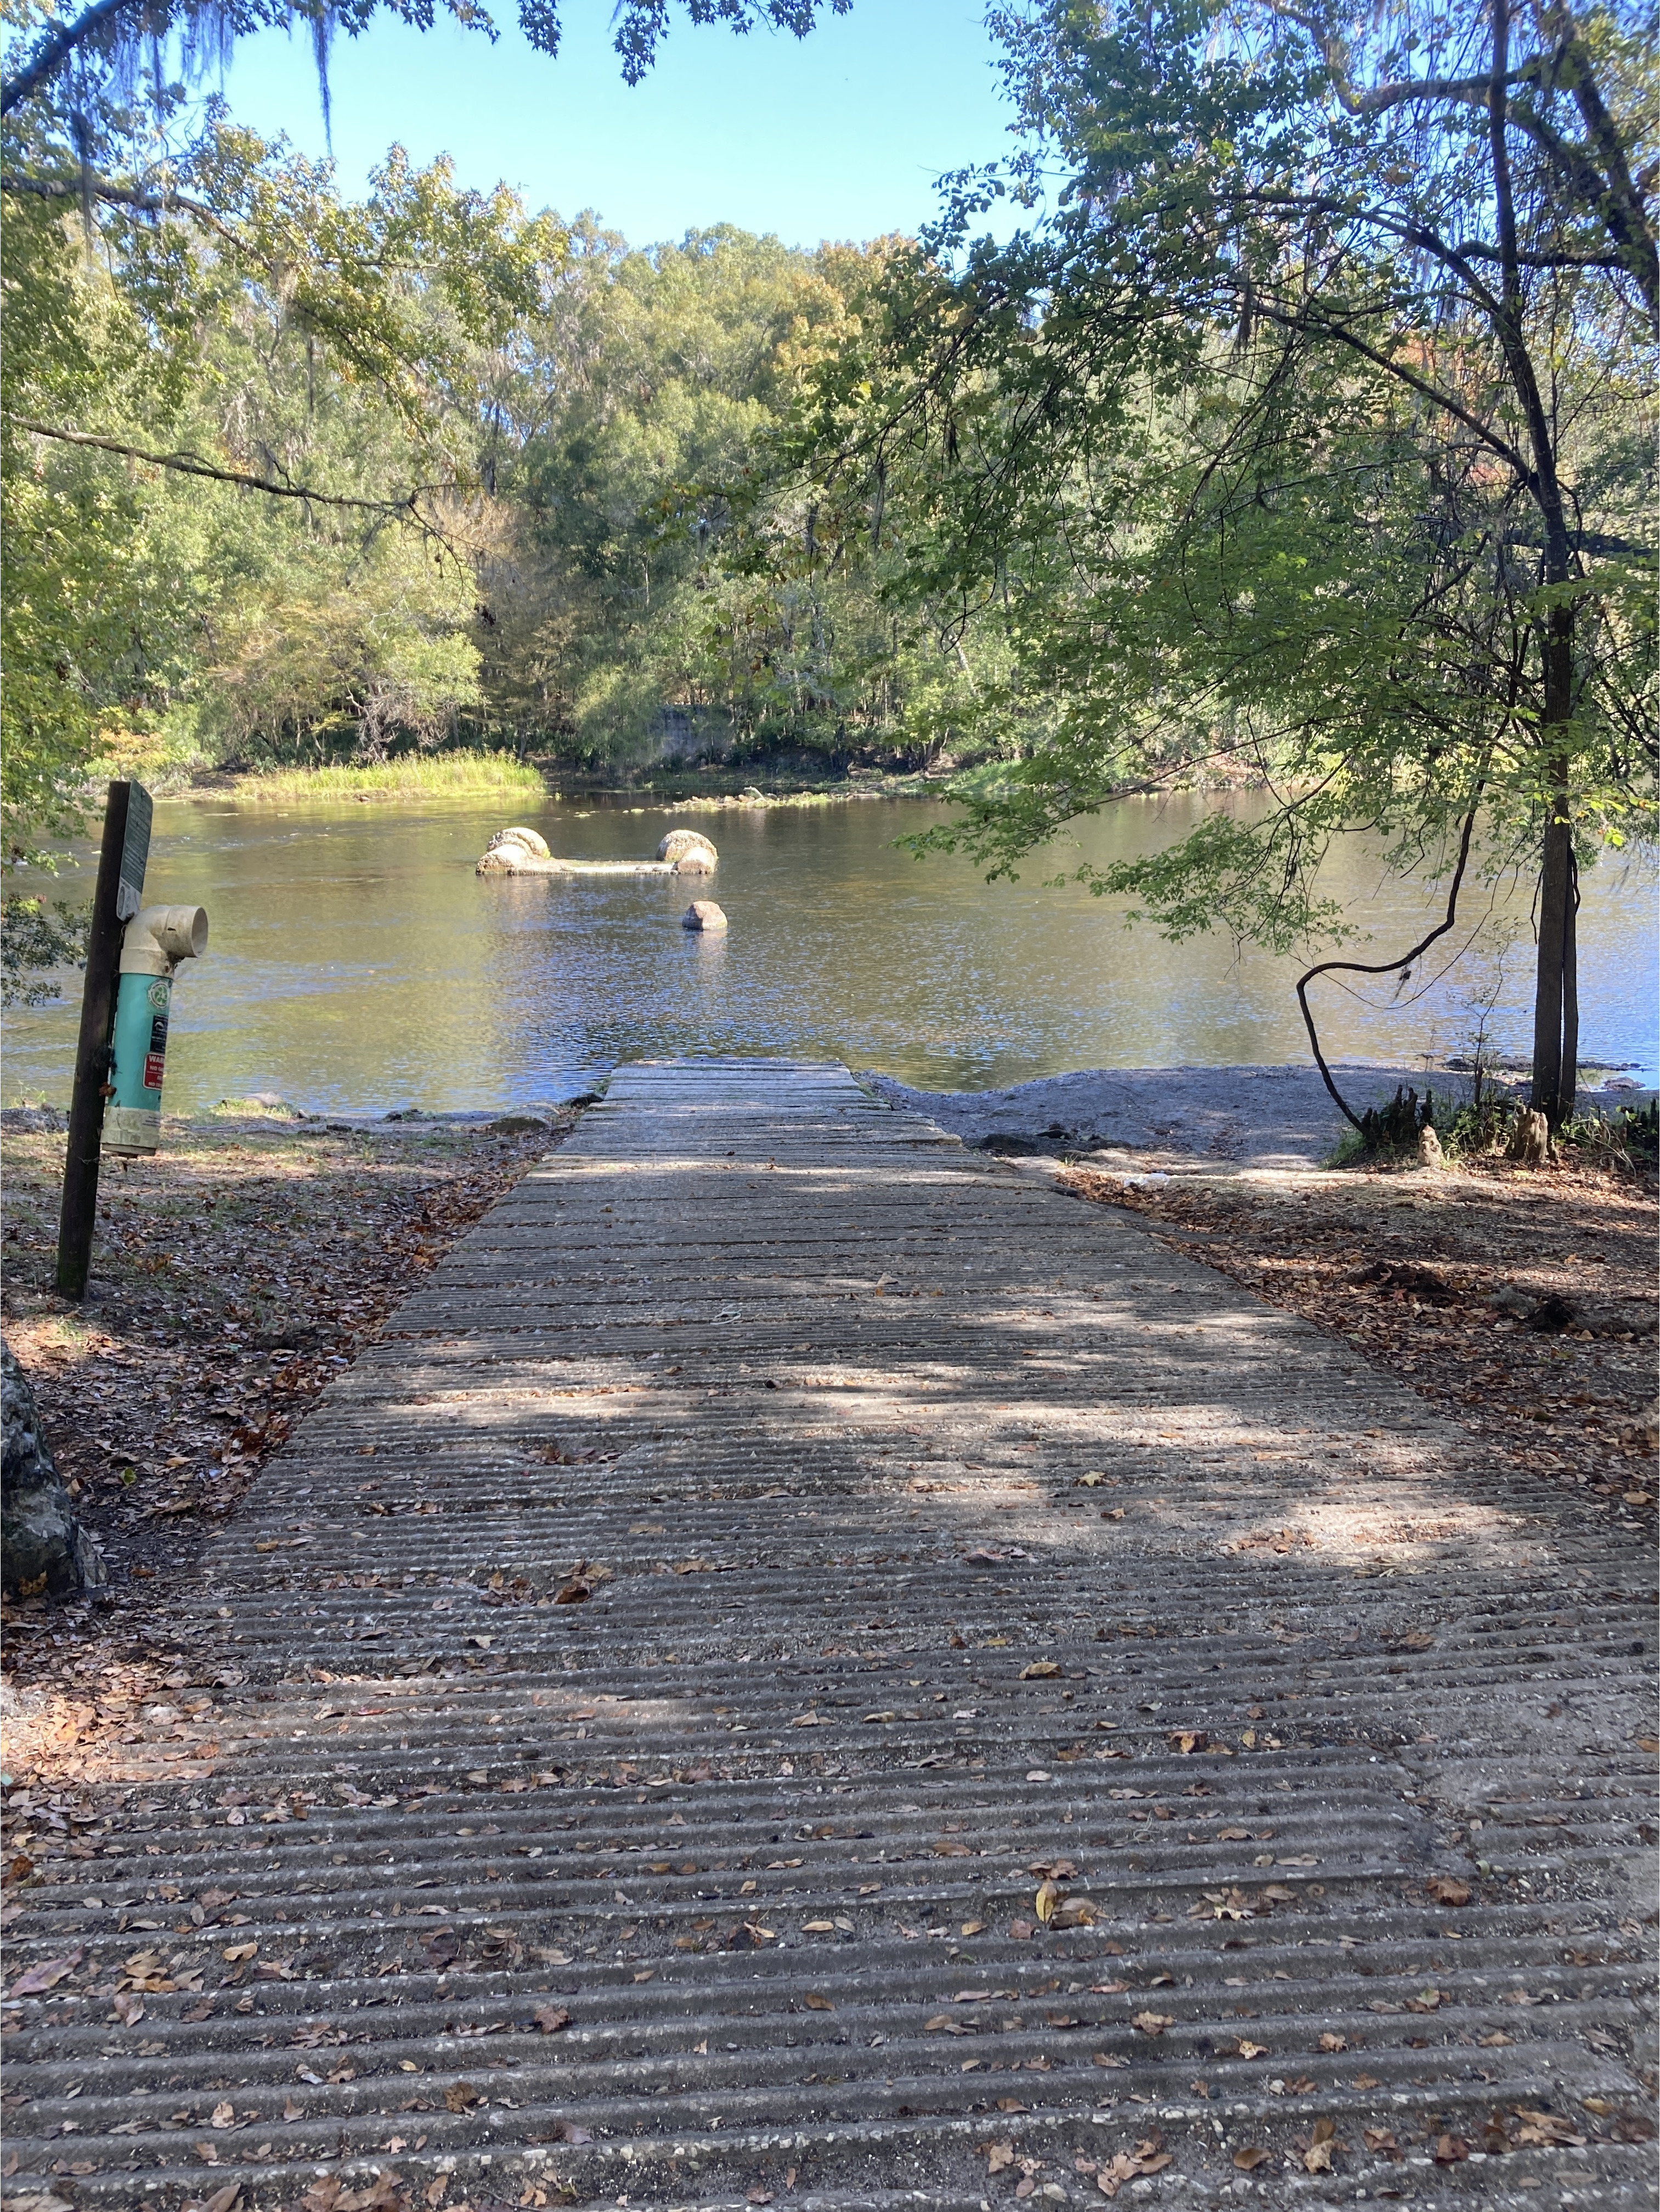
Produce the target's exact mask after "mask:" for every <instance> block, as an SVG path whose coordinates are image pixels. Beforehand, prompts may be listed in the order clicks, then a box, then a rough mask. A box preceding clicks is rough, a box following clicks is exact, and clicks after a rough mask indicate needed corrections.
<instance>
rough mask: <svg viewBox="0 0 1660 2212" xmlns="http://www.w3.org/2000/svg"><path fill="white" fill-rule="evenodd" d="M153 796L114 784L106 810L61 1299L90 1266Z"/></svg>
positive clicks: (73, 1115) (83, 1286)
mask: <svg viewBox="0 0 1660 2212" xmlns="http://www.w3.org/2000/svg"><path fill="white" fill-rule="evenodd" d="M149 832H150V795H149V792H147V791H146V790H145V788H144V787H143V784H142V783H112V784H111V786H110V787H109V798H108V799H107V801H106V804H105V807H104V840H103V843H102V845H101V846H100V848H99V853H98V882H97V886H96V888H95V890H94V892H93V896H92V927H91V929H90V931H89V932H88V937H87V973H86V981H85V983H84V985H83V987H82V993H81V1036H80V1042H78V1044H77V1045H76V1052H75V1089H74V1091H73V1093H72V1095H71V1097H70V1130H69V1143H68V1146H67V1147H66V1148H65V1152H64V1204H63V1210H62V1212H61V1213H60V1214H59V1216H58V1277H57V1287H58V1295H59V1297H65V1298H83V1297H85V1296H86V1294H87V1275H88V1270H89V1269H90V1267H91V1265H92V1232H93V1225H94V1221H95V1219H96V1218H97V1212H98V1160H99V1147H100V1143H101V1141H102V1139H103V1133H104V1099H105V1097H106V1087H107V1085H108V1083H109V1068H110V1030H111V1025H112V1023H113V1021H114V1018H115V986H116V967H117V963H118V962H119V959H120V957H121V932H122V926H123V924H124V923H125V922H126V921H129V920H130V919H131V917H132V915H135V914H137V911H138V908H139V906H140V904H141V902H142V901H143V888H144V868H145V864H146V862H147V861H148V860H149Z"/></svg>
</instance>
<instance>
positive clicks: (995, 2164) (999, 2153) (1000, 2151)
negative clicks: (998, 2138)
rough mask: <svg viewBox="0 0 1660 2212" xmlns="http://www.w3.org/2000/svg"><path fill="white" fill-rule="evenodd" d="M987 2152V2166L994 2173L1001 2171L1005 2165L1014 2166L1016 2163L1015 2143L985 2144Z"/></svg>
mask: <svg viewBox="0 0 1660 2212" xmlns="http://www.w3.org/2000/svg"><path fill="white" fill-rule="evenodd" d="M985 2153H986V2166H987V2168H988V2171H989V2172H992V2173H1001V2172H1002V2171H1003V2169H1004V2167H1005V2166H1012V2165H1013V2164H1014V2145H1013V2144H1012V2143H1006V2142H1000V2143H987V2144H986V2145H985Z"/></svg>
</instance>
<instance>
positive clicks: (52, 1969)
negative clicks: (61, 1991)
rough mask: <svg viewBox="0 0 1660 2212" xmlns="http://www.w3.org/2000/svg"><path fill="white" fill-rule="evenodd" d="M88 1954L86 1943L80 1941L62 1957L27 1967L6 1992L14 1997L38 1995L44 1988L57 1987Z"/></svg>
mask: <svg viewBox="0 0 1660 2212" xmlns="http://www.w3.org/2000/svg"><path fill="white" fill-rule="evenodd" d="M86 1955H87V1947H86V1945H85V1944H84V1943H79V1944H77V1945H76V1948H75V1949H74V1950H73V1951H68V1952H65V1954H64V1956H63V1957H62V1958H61V1959H46V1960H42V1962H41V1964H40V1966H29V1967H27V1968H26V1969H25V1970H24V1972H22V1973H21V1974H20V1975H19V1976H18V1977H17V1979H16V1980H15V1982H14V1983H13V1984H12V1985H11V1987H10V1989H9V1990H7V1992H6V1994H7V1996H13V1997H37V1996H40V1995H41V1993H42V1992H43V1991H44V1990H53V1989H56V1988H57V1986H58V1983H59V1982H61V1981H62V1980H63V1979H64V1977H65V1975H68V1974H72V1973H73V1972H75V1970H76V1967H77V1966H79V1965H80V1963H81V1961H82V1959H84V1958H85V1957H86Z"/></svg>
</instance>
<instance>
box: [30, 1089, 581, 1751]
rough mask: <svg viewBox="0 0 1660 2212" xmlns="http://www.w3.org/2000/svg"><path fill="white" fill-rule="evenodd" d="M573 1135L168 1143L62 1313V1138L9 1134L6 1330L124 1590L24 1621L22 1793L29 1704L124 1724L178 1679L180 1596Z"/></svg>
mask: <svg viewBox="0 0 1660 2212" xmlns="http://www.w3.org/2000/svg"><path fill="white" fill-rule="evenodd" d="M575 1118H576V1117H575V1114H574V1113H573V1114H570V1115H568V1116H566V1117H564V1118H563V1119H562V1121H559V1122H557V1123H553V1124H550V1123H549V1122H547V1121H532V1120H529V1119H527V1118H526V1117H523V1116H520V1117H511V1116H510V1117H508V1118H506V1119H504V1120H502V1121H496V1122H493V1123H485V1124H470V1123H455V1122H441V1121H422V1120H409V1121H400V1122H392V1121H380V1122H374V1123H368V1124H354V1125H348V1124H345V1123H343V1122H334V1123H326V1122H324V1121H314V1120H299V1119H295V1118H294V1117H292V1116H289V1115H282V1116H277V1115H259V1114H249V1115H235V1116H226V1115H202V1116H198V1117H195V1118H193V1119H190V1120H184V1119H180V1120H177V1121H173V1120H170V1121H168V1123H167V1129H166V1134H165V1140H164V1145H163V1149H162V1151H161V1153H160V1154H159V1155H158V1156H157V1157H156V1158H154V1159H151V1160H142V1161H134V1162H132V1163H131V1164H127V1165H125V1166H122V1165H119V1164H115V1163H112V1162H106V1164H105V1167H104V1171H103V1176H102V1179H101V1186H100V1193H99V1218H98V1233H97V1240H96V1243H95V1245H94V1255H93V1275H92V1282H91V1285H90V1291H89V1296H88V1299H87V1301H86V1303H85V1304H82V1305H80V1306H78V1307H77V1306H73V1305H70V1304H67V1303H66V1302H65V1301H64V1300H62V1299H60V1298H58V1297H56V1296H55V1295H54V1294H53V1293H52V1290H51V1282H52V1267H53V1263H54V1255H55V1251H56V1243H57V1232H58V1192H59V1180H60V1177H61V1176H62V1172H63V1158H64V1133H63V1117H62V1116H61V1115H57V1114H54V1113H52V1112H51V1111H50V1110H43V1109H8V1110H7V1112H6V1113H5V1114H4V1115H3V1117H0V1129H3V1138H4V1153H5V1165H6V1181H5V1204H4V1216H3V1219H4V1256H5V1266H4V1276H3V1290H0V1317H3V1322H4V1328H5V1333H6V1340H7V1341H8V1343H9V1345H10V1346H11V1348H12V1350H13V1352H15V1354H16V1356H17V1358H18V1360H19V1362H20V1364H21V1365H22V1367H23V1368H24V1370H26V1371H27V1375H28V1376H29V1379H30V1381H31V1383H33V1386H34V1391H35V1396H36V1401H37V1403H38V1405H39V1407H40V1416H41V1420H42V1423H43V1425H44V1428H45V1432H46V1437H47V1440H48V1442H49V1443H50V1444H51V1446H52V1452H53V1455H54V1456H55V1457H56V1459H57V1462H58V1471H59V1473H60V1474H62V1475H63V1476H64V1480H65V1481H66V1482H67V1483H68V1485H69V1487H70V1491H71V1492H72V1493H73V1494H74V1497H75V1501H76V1510H77V1512H78V1513H79V1514H80V1516H81V1517H82V1520H83V1521H84V1522H86V1524H87V1525H88V1527H89V1528H91V1529H92V1531H93V1533H94V1535H95V1536H96V1537H97V1539H98V1541H99V1544H100V1547H101V1548H102V1550H103V1552H104V1554H105V1557H106V1559H107V1561H108V1564H109V1570H110V1581H109V1585H108V1588H107V1589H106V1590H105V1591H102V1592H100V1593H98V1594H96V1595H94V1596H93V1597H89V1598H84V1599H80V1600H76V1601H72V1602H70V1603H68V1604H66V1605H56V1604H53V1603H52V1602H51V1601H48V1600H46V1599H45V1598H40V1599H33V1600H26V1601H20V1602H16V1603H8V1604H7V1605H6V1606H5V1607H4V1610H3V1626H4V1632H5V1671H6V1680H7V1686H8V1689H9V1692H11V1693H12V1696H11V1699H10V1704H11V1708H12V1709H11V1711H10V1714H9V1722H10V1725H9V1729H8V1738H9V1741H8V1746H7V1765H8V1770H9V1774H10V1775H12V1776H13V1777H15V1775H16V1773H17V1772H18V1771H19V1767H20V1760H21V1762H22V1763H23V1764H27V1751H28V1747H29V1744H30V1742H31V1741H33V1737H34V1735H37V1734H38V1733H39V1730H38V1729H30V1728H28V1727H25V1726H23V1725H21V1723H22V1720H23V1717H24V1713H25V1711H26V1710H27V1709H28V1701H27V1699H25V1703H24V1705H23V1706H19V1705H18V1704H17V1702H16V1699H17V1693H18V1692H22V1691H26V1690H27V1687H28V1686H30V1685H37V1684H41V1683H47V1682H49V1683H52V1684H53V1685H54V1686H56V1687H57V1688H58V1690H60V1691H65V1692H68V1691H74V1692H86V1693H88V1694H89V1695H90V1696H91V1697H92V1698H93V1699H94V1703H95V1704H96V1705H97V1706H98V1707H99V1709H100V1712H102V1711H103V1709H104V1707H105V1706H106V1705H107V1708H108V1711H107V1713H106V1715H105V1717H107V1718H108V1719H110V1720H112V1721H116V1722H119V1721H120V1720H123V1719H125V1717H126V1716H127V1715H128V1713H129V1712H130V1711H131V1699H132V1698H133V1697H135V1696H137V1695H142V1694H143V1692H144V1691H145V1690H146V1689H147V1688H149V1689H153V1688H154V1687H155V1685H156V1684H158V1683H159V1682H161V1681H162V1680H165V1678H166V1677H167V1674H169V1673H170V1672H173V1671H175V1669H176V1662H177V1659H178V1641H177V1637H176V1633H175V1632H174V1631H173V1628H172V1627H171V1626H170V1622H169V1612H170V1607H171V1605H172V1600H173V1592H174V1590H175V1589H176V1588H177V1587H178V1585H179V1582H180V1581H181V1579H182V1578H183V1577H184V1576H185V1575H186V1574H187V1573H188V1572H189V1571H190V1569H191V1568H192V1566H193V1565H194V1564H195V1563H196V1561H197V1559H198V1558H199V1556H200V1554H201V1553H202V1551H203V1549H204V1547H205V1546H206V1545H208V1544H210V1543H211V1541H212V1540H213V1536H214V1533H215V1531H216V1528H218V1527H219V1526H220V1525H221V1524H222V1522H224V1520H225V1518H226V1516H228V1514H230V1512H231V1511H232V1510H234V1507H235V1505H236V1504H237V1501H238V1500H239V1499H240V1498H241V1496H242V1494H243V1492H245V1491H246V1488H247V1486H248V1485H249V1483H250V1482H251V1481H252V1479H253V1477H254V1475H255V1474H257V1473H258V1469H259V1468H260V1466H261V1465H262V1463H263V1462H264V1461H265V1458H266V1457H267V1456H268V1455H270V1454H271V1452H272V1451H274V1450H275V1449H277V1446H278V1445H279V1444H280V1443H282V1442H283V1438H284V1437H286V1436H287V1435H288V1434H289V1431H290V1430H291V1429H292V1428H293V1425H294V1424H295V1420H296V1419H299V1418H300V1417H301V1414H303V1413H304V1412H305V1409H306V1407H307V1405H308V1404H309V1402H310V1401H311V1400H312V1398H313V1396H314V1395H316V1393H317V1392H318V1391H319V1390H320V1389H322V1388H323V1386H324V1384H325V1382H326V1381H327V1380H328V1379H329V1377H330V1376H331V1375H334V1374H337V1373H338V1372H339V1371H340V1370H341V1369H342V1368H343V1367H345V1366H348V1365H350V1362H351V1359H352V1358H353V1355H354V1353H355V1352H356V1348H357V1346H359V1345H361V1344H362V1343H363V1342H364V1341H365V1340H368V1338H370V1337H372V1336H373V1335H374V1334H376V1332H377V1331H378V1330H379V1329H380V1326H381V1324H382V1323H383V1322H384V1321H385V1320H386V1316H387V1315H388V1314H389V1313H390V1312H391V1311H392V1309H393V1307H394V1306H395V1305H396V1304H398V1301H399V1300H400V1299H401V1298H402V1297H404V1296H405V1295H406V1293H407V1292H408V1291H409V1290H410V1286H411V1285H412V1284H413V1283H414V1282H415V1281H416V1280H417V1279H418V1278H419V1276H420V1274H421V1273H422V1272H423V1270H425V1269H426V1268H429V1267H432V1266H433V1265H434V1264H435V1261H437V1259H438V1258H439V1257H440V1255H441V1254H442V1253H443V1251H444V1250H445V1249H446V1247H447V1245H448V1244H449V1243H451V1242H452V1241H453V1239H454V1238H455V1237H458V1236H459V1234H460V1233H461V1231H463V1230H465V1229H466V1228H467V1227H468V1226H469V1225H471V1223H472V1222H474V1221H476V1220H477V1218H478V1217H479V1215H480V1214H481V1213H483V1212H484V1210H485V1208H486V1207H487V1206H490V1205H491V1204H493V1203H494V1201H495V1200H496V1199H497V1198H499V1197H500V1196H501V1195H502V1193H503V1192H504V1191H505V1190H507V1189H508V1188H510V1187H511V1186H512V1184H513V1183H514V1182H516V1181H517V1180H518V1178H519V1177H520V1175H522V1174H523V1173H524V1171H525V1170H526V1167H527V1166H528V1165H529V1164H530V1163H531V1162H532V1160H533V1159H535V1158H538V1157H539V1156H540V1155H541V1154H542V1153H544V1152H546V1151H547V1150H548V1148H549V1146H550V1144H552V1143H555V1142H556V1141H558V1139H560V1138H561V1137H562V1135H564V1134H565V1133H568V1132H569V1129H570V1128H571V1127H574V1126H575ZM45 1748H46V1746H45V1745H44V1744H43V1745H42V1746H41V1749H42V1750H45Z"/></svg>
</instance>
